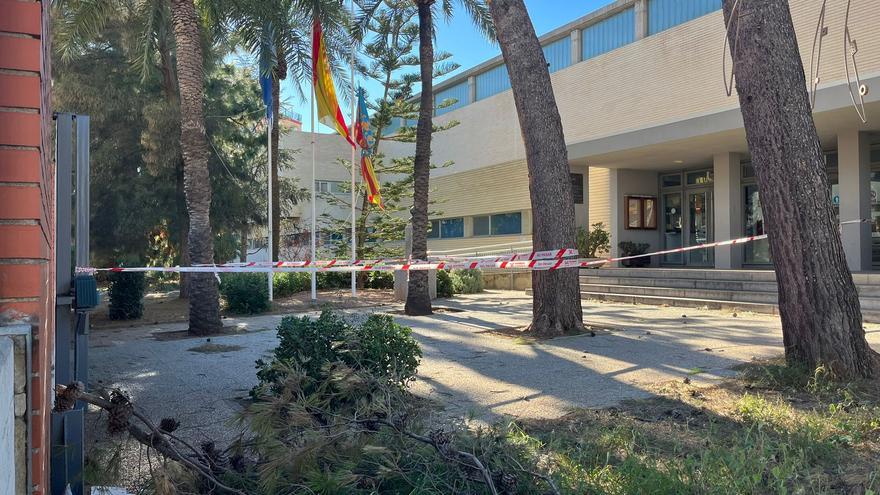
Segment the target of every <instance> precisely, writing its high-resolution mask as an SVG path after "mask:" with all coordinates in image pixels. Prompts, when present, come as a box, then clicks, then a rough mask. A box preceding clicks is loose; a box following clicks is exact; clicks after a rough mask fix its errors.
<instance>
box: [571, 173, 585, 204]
mask: <svg viewBox="0 0 880 495" xmlns="http://www.w3.org/2000/svg"><path fill="white" fill-rule="evenodd" d="M571 194H572V197H574V204H576V205H582V204H584V174H571Z"/></svg>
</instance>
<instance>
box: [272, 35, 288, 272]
mask: <svg viewBox="0 0 880 495" xmlns="http://www.w3.org/2000/svg"><path fill="white" fill-rule="evenodd" d="M277 53H284V51H283V48H282V47H280V46H279V47H277ZM274 75H275V77H273V78H272V170H271V174H272V191H271V194H272V225H271V229H272V259H273V260H277V259H279V246H280V242H281V196H280V194H279V191H280V190H281V186H280V185H279V183H278V170H279V168H280V164H281V155H280V154H279V151H280V141H279V139H280V138H281V132H280V131H281V128H280V126H279V125H278V124H279V122H280V121H281V81H283V80H285V79H286V78H287V61H286V60H285V59H284V57H278V65H277V66H276V67H275V74H274Z"/></svg>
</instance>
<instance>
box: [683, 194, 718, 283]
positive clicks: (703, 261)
mask: <svg viewBox="0 0 880 495" xmlns="http://www.w3.org/2000/svg"><path fill="white" fill-rule="evenodd" d="M687 204H688V219H687V227H688V228H687V245H688V246H695V245H697V244H704V243H707V242H712V240H713V239H714V237H715V236H714V231H713V225H712V215H713V212H712V190H711V189H697V190H690V191H687ZM714 254H715V251H714V250H713V249H696V250H694V251H689V252H688V253H687V264H688V265H694V266H712V265H713V264H714V262H715V256H714Z"/></svg>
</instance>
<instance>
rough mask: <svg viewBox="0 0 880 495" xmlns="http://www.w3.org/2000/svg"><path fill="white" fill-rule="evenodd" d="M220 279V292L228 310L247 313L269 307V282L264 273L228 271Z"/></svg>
mask: <svg viewBox="0 0 880 495" xmlns="http://www.w3.org/2000/svg"><path fill="white" fill-rule="evenodd" d="M220 280H221V281H220V294H222V295H223V298H224V299H226V308H227V309H228V310H229V311H230V312H232V313H235V314H248V315H249V314H255V313H262V312H263V311H266V310H268V309H269V307H270V304H269V284H268V281H267V280H266V276H265V275H264V274H262V273H229V274H223V275H221V278H220Z"/></svg>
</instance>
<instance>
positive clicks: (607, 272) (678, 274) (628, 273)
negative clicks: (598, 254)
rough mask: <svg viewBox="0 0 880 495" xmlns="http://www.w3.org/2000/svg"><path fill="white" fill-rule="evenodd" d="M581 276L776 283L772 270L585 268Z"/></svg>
mask: <svg viewBox="0 0 880 495" xmlns="http://www.w3.org/2000/svg"><path fill="white" fill-rule="evenodd" d="M581 275H590V276H599V277H605V276H609V277H628V278H686V279H704V280H738V281H750V282H775V281H776V274H775V273H774V272H773V271H772V270H715V269H708V268H707V269H702V268H698V269H694V268H593V269H591V268H585V269H582V270H581Z"/></svg>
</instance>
